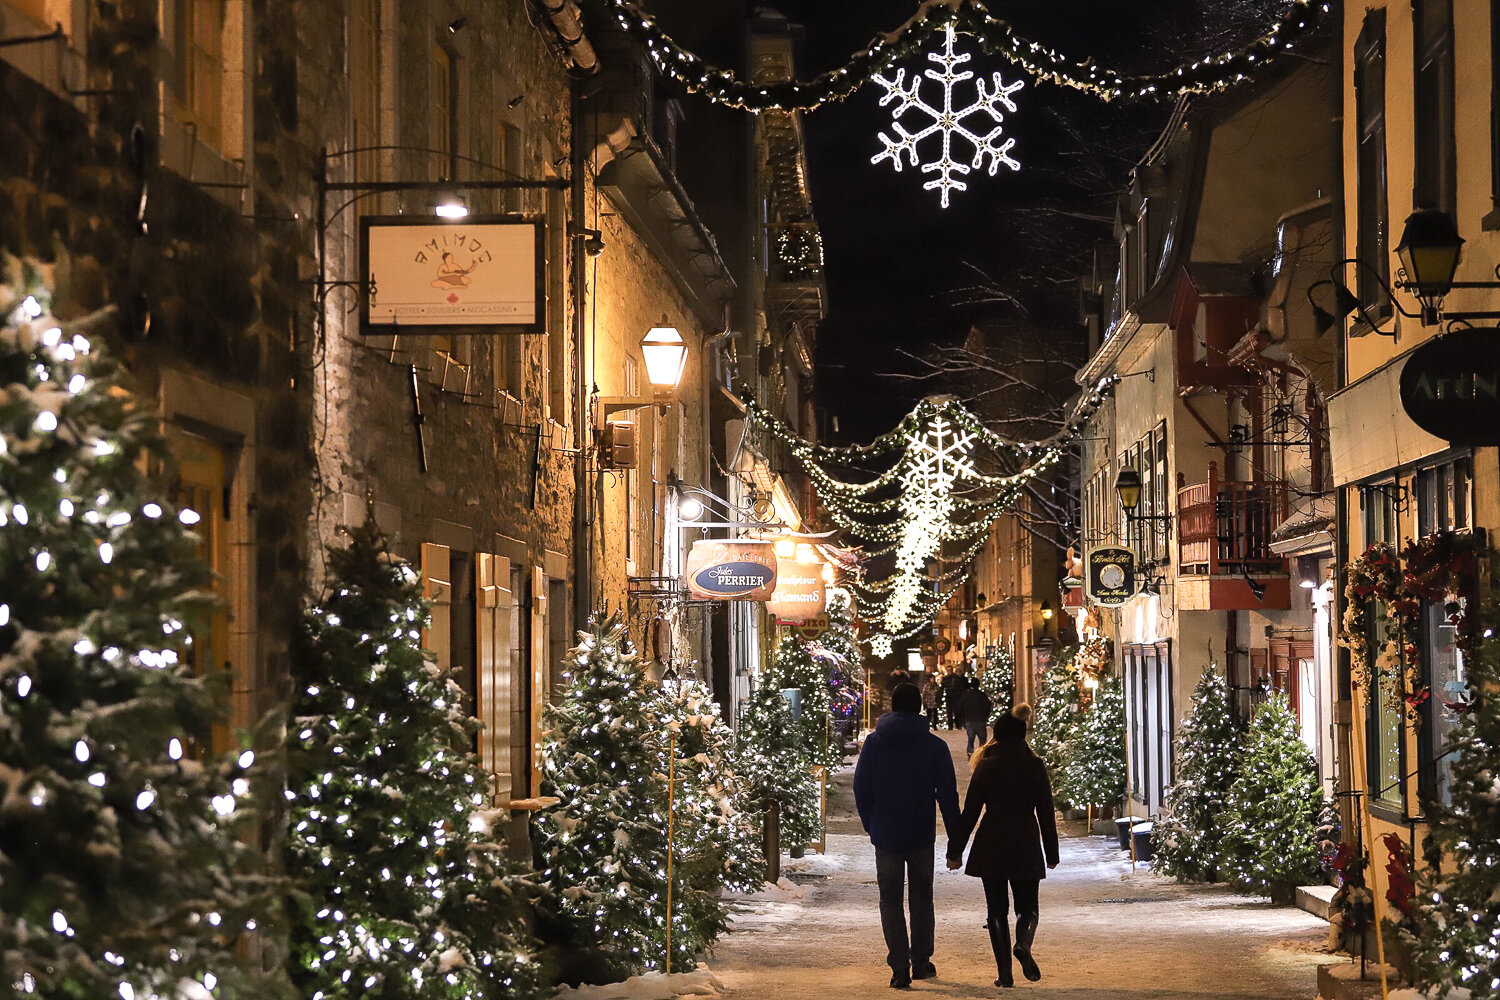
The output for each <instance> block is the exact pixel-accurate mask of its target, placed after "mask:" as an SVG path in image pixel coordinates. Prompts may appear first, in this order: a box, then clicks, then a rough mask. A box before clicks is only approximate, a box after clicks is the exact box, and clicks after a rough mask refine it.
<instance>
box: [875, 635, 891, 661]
mask: <svg viewBox="0 0 1500 1000" xmlns="http://www.w3.org/2000/svg"><path fill="white" fill-rule="evenodd" d="M892 648H894V647H893V645H892V643H891V637H890V636H888V635H877V636H875V637H874V638H873V639H871V640H870V655H871V656H877V657H880V658H882V659H884V658H885V657H887V656H890V655H891V650H892Z"/></svg>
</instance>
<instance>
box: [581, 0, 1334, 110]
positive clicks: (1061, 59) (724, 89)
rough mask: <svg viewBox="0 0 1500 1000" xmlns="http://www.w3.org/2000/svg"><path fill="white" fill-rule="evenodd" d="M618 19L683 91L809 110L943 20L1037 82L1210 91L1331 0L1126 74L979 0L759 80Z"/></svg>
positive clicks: (957, 3) (1294, 35)
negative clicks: (836, 62) (1227, 46)
mask: <svg viewBox="0 0 1500 1000" xmlns="http://www.w3.org/2000/svg"><path fill="white" fill-rule="evenodd" d="M602 4H603V6H604V8H605V9H606V10H607V11H609V12H611V13H612V14H613V15H614V17H615V20H616V22H617V23H618V24H619V25H620V27H621V28H622V29H623V30H624V31H626V32H627V33H629V34H630V35H631V36H632V37H634V38H636V39H637V40H639V41H640V42H641V43H642V44H643V45H644V46H645V49H646V53H647V55H648V56H649V57H650V59H651V61H652V62H653V63H654V64H655V66H656V68H657V70H658V71H659V72H660V73H661V74H662V75H663V76H666V77H668V78H670V79H673V80H675V81H676V82H677V83H678V84H679V85H680V86H681V87H683V89H685V90H687V91H689V92H691V93H694V94H699V95H701V96H703V97H705V98H707V99H708V100H710V101H712V102H714V103H715V104H723V105H727V106H729V107H735V108H741V109H744V110H746V111H752V112H760V111H769V110H785V111H813V110H816V109H817V108H819V107H822V106H823V105H824V104H827V103H829V102H831V101H842V100H844V99H845V98H847V97H848V96H849V95H850V94H852V93H854V92H855V91H856V90H858V89H859V88H860V87H862V86H864V85H865V84H866V83H868V82H870V80H872V79H873V78H874V76H875V74H877V73H884V72H886V71H887V70H889V69H890V67H891V66H893V65H894V64H896V63H898V62H900V61H902V60H903V59H910V58H914V57H916V56H917V55H918V54H919V53H920V52H921V51H922V50H923V49H924V48H926V47H927V43H928V41H929V40H930V39H931V38H932V37H933V36H934V35H936V34H937V33H938V32H939V31H940V30H943V29H945V28H946V27H947V26H948V25H950V24H951V25H954V26H956V27H957V28H958V30H959V31H963V32H965V33H967V34H969V35H972V36H974V38H975V39H976V40H977V42H978V44H979V47H980V49H981V50H983V51H984V52H986V53H988V54H991V55H996V56H999V57H1001V58H1003V59H1005V60H1007V61H1008V62H1010V63H1011V64H1012V65H1014V66H1016V67H1018V68H1019V69H1021V70H1022V71H1023V72H1025V73H1026V74H1027V75H1029V76H1030V77H1032V79H1034V80H1039V81H1040V80H1046V81H1050V82H1052V83H1054V84H1056V85H1057V86H1059V87H1067V88H1069V89H1072V90H1077V91H1081V92H1083V93H1086V94H1090V95H1092V96H1094V97H1097V98H1099V99H1100V100H1103V101H1131V100H1175V99H1176V98H1178V97H1182V96H1184V95H1187V94H1212V93H1217V92H1220V91H1223V90H1227V89H1229V88H1230V87H1233V86H1234V85H1236V84H1238V83H1241V82H1243V81H1244V80H1247V79H1249V78H1250V75H1251V74H1252V73H1254V72H1255V71H1256V70H1257V69H1260V68H1261V67H1263V66H1266V65H1268V64H1269V63H1271V62H1273V61H1275V60H1277V59H1279V58H1282V57H1284V56H1285V55H1287V54H1288V53H1289V52H1291V51H1293V50H1294V49H1295V48H1296V47H1297V46H1298V45H1299V44H1301V43H1303V42H1305V41H1307V40H1309V39H1311V38H1312V37H1314V36H1315V35H1316V34H1317V33H1318V31H1319V29H1320V28H1321V27H1322V26H1323V22H1324V20H1325V16H1326V15H1327V14H1328V13H1329V9H1330V3H1329V2H1328V0H1291V2H1289V3H1288V4H1287V6H1286V8H1285V9H1284V10H1283V11H1282V13H1281V16H1280V17H1278V18H1277V19H1276V20H1275V21H1274V22H1273V23H1272V24H1270V25H1268V26H1267V27H1266V29H1265V31H1264V32H1262V33H1261V35H1260V36H1259V37H1257V38H1255V39H1253V40H1251V41H1249V42H1248V43H1246V44H1244V45H1242V46H1240V47H1238V48H1236V49H1232V50H1230V51H1226V52H1220V53H1217V54H1215V55H1209V56H1205V57H1203V58H1201V59H1197V60H1195V61H1193V62H1191V63H1187V64H1184V65H1180V66H1176V67H1173V68H1171V69H1167V70H1164V71H1162V72H1159V73H1124V72H1121V71H1119V70H1115V69H1111V68H1109V67H1107V66H1103V65H1100V64H1099V63H1098V62H1096V61H1095V60H1094V59H1092V58H1084V59H1079V58H1076V57H1069V56H1067V55H1064V54H1063V53H1062V52H1059V51H1057V50H1055V49H1053V48H1050V47H1049V46H1046V45H1043V44H1041V43H1040V42H1034V41H1031V40H1030V39H1027V38H1024V37H1022V36H1021V35H1018V34H1017V33H1016V32H1015V30H1014V29H1013V28H1011V26H1010V25H1009V24H1007V23H1006V22H1005V21H1003V20H1001V19H1000V18H997V17H994V16H993V15H991V14H990V12H989V11H988V10H987V9H985V6H984V4H982V3H980V2H979V0H923V2H921V3H919V4H918V6H917V10H916V13H915V14H913V15H912V17H911V18H910V19H909V20H907V22H906V23H905V24H903V25H901V26H900V27H899V28H897V29H896V30H895V31H891V32H883V33H881V34H878V35H876V36H875V37H874V38H873V39H871V41H870V43H869V45H867V46H866V47H865V48H864V49H862V50H860V51H858V52H855V53H853V54H852V55H850V57H849V58H848V60H847V61H846V62H845V63H844V65H842V66H840V67H838V68H837V69H832V70H829V71H828V72H826V73H822V74H820V75H818V76H816V77H814V78H812V79H811V80H792V81H787V82H784V83H772V84H764V83H756V82H753V81H750V80H742V79H740V78H739V77H738V76H737V75H736V74H735V73H734V72H733V71H731V70H727V69H721V68H719V67H717V66H713V65H710V64H709V63H708V62H706V61H705V60H704V59H703V58H702V57H701V56H699V55H697V54H696V53H694V52H691V51H689V50H688V49H686V48H684V47H683V46H682V45H680V44H679V43H678V42H677V41H676V40H675V39H673V38H672V36H671V35H669V34H667V33H666V32H665V31H664V30H662V28H661V26H660V25H658V24H657V23H656V21H655V19H654V18H652V17H651V16H650V15H648V14H647V13H646V12H645V11H643V10H642V9H641V7H640V5H639V4H638V3H637V2H635V0H602Z"/></svg>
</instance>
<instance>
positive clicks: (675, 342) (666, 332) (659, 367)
mask: <svg viewBox="0 0 1500 1000" xmlns="http://www.w3.org/2000/svg"><path fill="white" fill-rule="evenodd" d="M640 348H641V356H642V357H643V358H645V360H646V381H648V382H650V383H651V395H650V396H600V397H599V411H600V418H601V419H607V418H608V417H609V415H610V414H611V413H613V412H615V411H616V410H639V409H641V408H642V407H646V406H659V407H661V410H662V412H663V413H665V412H666V411H667V408H668V407H669V406H671V405H672V404H673V403H674V402H675V401H676V399H677V388H678V384H679V383H680V382H681V380H682V371H683V368H684V367H685V366H686V364H687V344H685V343H684V342H683V340H682V334H680V333H678V332H677V328H676V327H671V326H668V325H667V318H666V317H665V316H663V317H662V318H661V325H659V326H653V327H652V328H651V329H650V330H648V331H647V332H646V335H645V336H644V337H642V338H641V343H640Z"/></svg>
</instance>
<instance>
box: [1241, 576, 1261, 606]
mask: <svg viewBox="0 0 1500 1000" xmlns="http://www.w3.org/2000/svg"><path fill="white" fill-rule="evenodd" d="M1241 575H1243V576H1244V578H1245V586H1247V587H1249V588H1250V596H1251V597H1253V598H1255V602H1256V603H1257V604H1259V603H1261V602H1262V601H1264V600H1265V599H1266V585H1265V584H1264V583H1262V582H1261V581H1259V580H1257V579H1255V578H1254V577H1253V576H1251V575H1250V574H1249V573H1244V574H1241Z"/></svg>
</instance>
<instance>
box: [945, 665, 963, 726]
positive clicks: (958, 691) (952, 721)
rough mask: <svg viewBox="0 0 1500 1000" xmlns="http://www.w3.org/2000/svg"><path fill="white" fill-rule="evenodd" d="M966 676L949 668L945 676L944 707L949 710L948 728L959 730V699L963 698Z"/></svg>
mask: <svg viewBox="0 0 1500 1000" xmlns="http://www.w3.org/2000/svg"><path fill="white" fill-rule="evenodd" d="M965 686H966V683H965V681H964V675H963V674H961V673H959V672H958V670H956V669H954V668H953V667H949V668H948V670H947V672H946V673H945V674H944V675H943V707H944V708H946V709H947V710H948V728H949V729H957V728H958V699H959V698H961V697H962V696H963V693H964V687H965Z"/></svg>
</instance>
